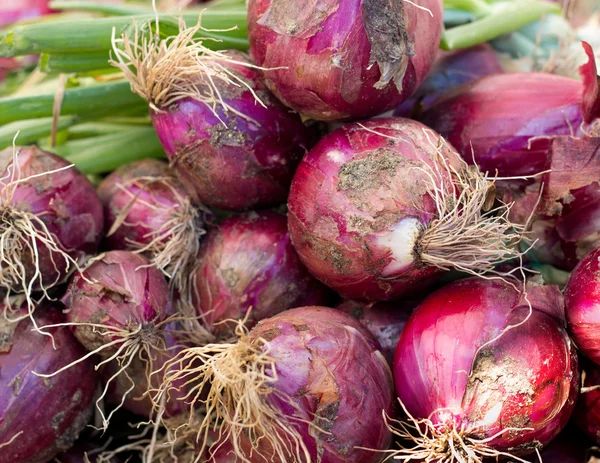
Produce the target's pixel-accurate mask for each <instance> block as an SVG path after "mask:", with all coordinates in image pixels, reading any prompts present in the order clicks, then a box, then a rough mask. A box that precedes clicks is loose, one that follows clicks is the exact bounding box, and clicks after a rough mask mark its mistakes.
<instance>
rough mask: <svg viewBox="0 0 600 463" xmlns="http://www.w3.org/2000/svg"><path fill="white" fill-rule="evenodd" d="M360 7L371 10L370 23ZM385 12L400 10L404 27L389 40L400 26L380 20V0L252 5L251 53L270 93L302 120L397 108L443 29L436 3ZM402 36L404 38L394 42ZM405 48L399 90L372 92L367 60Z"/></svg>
mask: <svg viewBox="0 0 600 463" xmlns="http://www.w3.org/2000/svg"><path fill="white" fill-rule="evenodd" d="M365 5H367V7H369V8H370V9H371V10H374V11H375V13H372V14H370V15H369V16H368V18H369V21H368V22H365V18H367V14H368V13H365V9H366V8H367V7H366V6H365ZM391 6H392V7H393V8H391V9H396V10H400V14H402V11H403V15H404V23H405V24H404V27H402V26H399V27H398V29H399V31H398V32H399V34H400V35H397V36H395V37H393V38H392V34H393V33H394V32H396V30H395V29H394V27H393V26H394V25H395V24H399V21H400V20H399V19H398V18H397V17H396V16H395V15H396V14H398V12H397V11H396V12H392V13H390V16H389V17H387V18H386V15H385V13H384V11H383V8H385V6H384V5H382V4H381V2H378V1H372V0H344V1H340V0H309V1H308V2H297V1H296V0H279V1H275V0H251V1H249V2H248V39H249V41H250V53H251V54H252V57H253V58H254V61H255V62H256V64H257V65H258V66H262V67H264V68H267V70H266V71H264V74H265V82H266V84H267V86H268V87H269V89H270V90H271V91H272V92H273V93H275V95H276V96H277V98H279V99H280V100H281V101H282V102H283V103H284V104H285V105H287V106H289V107H290V108H292V109H294V110H295V111H298V112H299V113H300V114H302V115H303V116H305V117H308V118H312V119H316V120H327V121H334V120H347V119H359V118H367V117H371V116H375V115H377V114H381V113H383V112H385V111H387V110H389V109H393V108H394V107H396V106H398V105H399V104H400V103H401V102H402V101H403V100H405V99H406V98H408V97H410V96H411V95H412V94H413V92H414V91H415V90H416V89H417V87H418V86H419V85H420V84H421V82H423V80H424V79H425V76H426V74H427V72H428V71H429V69H430V67H431V65H432V63H433V61H434V60H435V57H436V54H437V50H438V46H439V43H440V36H441V30H442V27H441V25H442V6H441V2H440V1H439V0H423V1H421V2H420V3H419V8H417V7H415V6H414V5H411V4H409V3H407V2H404V3H401V2H399V3H396V2H395V3H394V4H393V5H391ZM425 9H428V10H430V12H431V14H430V12H429V11H425ZM386 20H387V21H391V22H392V24H386ZM368 23H372V24H371V26H372V27H373V28H374V29H375V30H377V33H376V34H374V37H375V38H374V40H375V42H374V43H375V47H373V46H372V44H371V41H370V39H369V34H368V33H367V28H369V27H368ZM366 26H367V28H366ZM381 31H386V32H388V33H387V34H384V33H382V32H381ZM403 33H406V34H407V35H408V40H406V39H400V37H401V34H403ZM407 42H408V48H409V50H410V47H411V46H412V47H413V50H412V51H414V55H412V56H407V57H406V59H407V60H408V63H407V67H406V70H405V71H404V72H403V73H402V71H399V73H398V75H397V77H398V81H401V88H402V91H398V87H397V86H396V84H395V83H394V80H391V81H390V82H388V83H387V84H386V85H385V86H384V87H383V88H382V89H377V88H375V87H374V86H375V84H376V83H377V82H378V81H379V80H380V77H381V73H380V67H379V64H378V63H376V62H375V63H374V64H373V65H372V66H370V64H371V62H372V61H371V55H372V54H373V55H374V58H375V56H376V55H378V54H379V55H383V56H386V57H388V56H402V52H401V49H402V47H404V46H406V45H407ZM409 54H410V53H409ZM373 61H375V59H373ZM390 61H391V59H390ZM276 68H281V69H276Z"/></svg>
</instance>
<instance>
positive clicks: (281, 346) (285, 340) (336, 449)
mask: <svg viewBox="0 0 600 463" xmlns="http://www.w3.org/2000/svg"><path fill="white" fill-rule="evenodd" d="M249 336H250V339H255V340H256V339H258V338H263V339H266V340H267V341H268V345H269V349H270V350H269V353H270V355H271V356H272V357H273V358H274V360H275V369H276V371H277V375H278V377H279V380H278V381H277V382H276V383H274V384H273V387H274V388H275V389H276V390H277V391H278V392H281V393H284V394H287V395H288V397H293V398H294V401H295V403H296V404H297V405H298V407H299V410H300V411H301V413H302V415H301V416H302V417H303V418H304V419H306V420H307V421H308V422H311V421H312V422H315V423H316V424H318V425H319V426H321V427H322V428H324V429H326V430H327V431H329V432H330V433H331V434H323V433H316V432H314V431H313V432H312V433H311V432H309V429H308V425H307V424H301V423H299V424H297V425H296V428H297V429H298V430H299V432H300V433H301V434H302V436H303V440H304V443H305V444H306V446H307V447H308V449H309V450H310V452H311V456H312V458H313V459H314V460H313V461H317V448H319V447H321V446H322V449H321V450H322V451H323V454H322V459H321V460H318V461H320V462H321V463H350V462H352V463H359V462H360V463H375V462H379V461H380V460H381V458H382V455H381V454H380V453H378V452H374V451H366V450H360V449H357V448H355V447H357V446H359V447H366V448H369V449H374V450H386V449H388V447H389V445H390V444H391V437H392V436H391V433H390V431H389V430H388V429H387V427H386V425H385V423H384V421H383V418H382V411H386V412H387V413H388V414H389V415H392V408H393V403H394V401H395V397H394V390H393V389H394V386H393V380H392V377H391V371H390V369H389V366H388V364H387V362H386V360H385V359H384V357H383V355H381V352H379V350H378V349H377V343H376V342H375V340H374V339H373V338H372V336H371V334H370V333H369V332H368V331H367V330H366V329H365V328H364V327H363V326H362V325H361V324H360V323H358V322H357V321H356V320H355V319H353V318H352V317H350V316H349V315H346V314H344V313H342V312H340V311H338V310H335V309H329V308H325V307H302V308H298V309H292V310H287V311H285V312H282V313H280V314H278V315H276V316H274V317H272V318H269V319H266V320H262V321H261V322H259V323H258V325H257V326H256V327H255V328H254V329H253V330H252V331H251V332H250V334H249ZM268 400H270V401H271V403H272V404H273V405H274V407H276V408H277V409H280V410H282V411H284V413H287V414H288V415H292V414H293V413H295V410H294V408H292V407H291V406H290V405H289V404H287V403H285V401H282V400H281V399H279V398H275V397H274V394H271V395H270V396H269V398H268ZM315 414H316V415H315ZM311 434H314V435H316V436H315V437H313V436H312V435H311ZM259 450H261V451H262V450H263V449H262V448H259ZM266 455H267V456H268V454H266ZM251 460H252V462H253V463H254V462H255V461H256V462H258V461H265V460H264V459H260V457H258V456H255V457H254V459H251Z"/></svg>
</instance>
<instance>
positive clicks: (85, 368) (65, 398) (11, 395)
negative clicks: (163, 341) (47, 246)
mask: <svg viewBox="0 0 600 463" xmlns="http://www.w3.org/2000/svg"><path fill="white" fill-rule="evenodd" d="M61 310H62V306H61V304H60V303H56V302H48V303H45V305H44V306H41V307H38V308H37V309H36V320H37V322H38V323H39V324H40V325H48V324H56V323H58V322H60V321H62V315H61ZM46 332H48V333H50V334H51V335H52V337H50V336H43V335H41V334H40V333H38V332H36V331H35V330H34V329H33V323H32V321H31V320H30V319H24V320H21V321H20V322H18V323H10V324H9V323H7V322H6V320H5V319H4V318H3V317H2V318H0V333H1V342H0V371H1V372H2V374H1V375H0V390H2V391H3V392H2V394H0V445H1V446H2V451H0V462H1V463H25V462H27V463H45V462H47V461H49V460H51V459H52V457H54V455H56V454H57V453H59V452H60V451H63V450H66V449H68V448H69V447H70V446H71V445H73V443H74V442H75V440H76V439H77V436H78V435H79V433H80V432H81V431H82V430H83V428H84V427H85V426H86V425H87V423H88V421H89V420H90V418H91V416H92V405H93V403H92V401H93V396H94V392H95V390H96V375H95V373H94V368H93V362H92V361H91V360H89V359H88V360H86V361H83V362H79V363H78V364H77V365H75V366H73V367H72V368H71V369H70V370H69V371H68V372H67V373H63V374H61V375H58V376H54V377H52V378H42V377H39V376H37V375H36V374H38V375H39V374H44V373H49V372H53V371H56V370H58V369H60V368H62V367H64V366H65V365H68V364H69V363H71V362H73V361H74V360H75V359H77V358H79V357H80V356H81V355H83V353H84V349H83V347H81V345H80V344H79V343H78V342H77V340H76V339H75V338H74V337H73V335H72V334H71V333H70V331H69V329H68V328H65V327H62V328H48V329H46ZM55 347H56V348H55ZM34 372H35V373H34Z"/></svg>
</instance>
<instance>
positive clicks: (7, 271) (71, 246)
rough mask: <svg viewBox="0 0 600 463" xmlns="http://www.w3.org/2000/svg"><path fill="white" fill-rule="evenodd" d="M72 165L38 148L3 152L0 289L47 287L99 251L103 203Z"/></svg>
mask: <svg viewBox="0 0 600 463" xmlns="http://www.w3.org/2000/svg"><path fill="white" fill-rule="evenodd" d="M69 166H70V164H69V163H68V162H67V161H65V160H64V159H62V158H60V157H58V156H56V155H54V154H51V153H47V152H45V151H42V150H40V149H39V148H37V147H35V146H31V147H24V148H19V149H17V150H15V151H14V153H13V150H12V148H11V149H9V150H5V151H3V152H2V153H0V170H1V171H2V174H1V175H0V240H2V246H3V248H2V253H1V256H0V264H1V266H2V272H0V288H3V289H4V290H6V291H8V292H25V293H29V292H30V288H32V289H33V290H47V289H49V288H50V287H52V286H54V285H56V284H57V283H61V282H63V281H64V280H65V279H66V277H67V276H68V273H69V271H70V270H71V269H72V267H73V266H74V264H75V261H77V260H79V259H81V258H83V257H84V256H85V255H88V254H94V253H95V252H96V250H97V249H98V245H99V243H100V239H101V237H102V229H103V220H104V219H103V215H102V204H101V203H100V200H99V199H98V195H97V194H96V191H95V189H94V187H93V185H92V184H91V183H90V182H89V180H88V179H87V178H86V177H85V176H84V175H83V174H82V173H81V172H80V171H79V170H78V169H77V168H76V167H73V166H71V167H69Z"/></svg>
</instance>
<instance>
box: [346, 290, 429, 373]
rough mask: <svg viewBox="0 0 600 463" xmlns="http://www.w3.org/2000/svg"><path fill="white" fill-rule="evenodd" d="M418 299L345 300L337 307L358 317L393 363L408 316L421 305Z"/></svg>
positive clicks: (388, 359) (385, 355)
mask: <svg viewBox="0 0 600 463" xmlns="http://www.w3.org/2000/svg"><path fill="white" fill-rule="evenodd" d="M419 302H420V300H417V299H401V300H399V301H393V302H370V303H365V302H360V301H344V302H342V303H341V304H340V305H338V306H337V307H336V308H337V309H338V310H341V311H342V312H344V313H347V314H348V315H351V316H353V317H354V318H356V319H357V320H358V321H359V322H360V323H361V325H363V326H364V327H365V328H366V329H368V330H369V332H370V333H371V334H372V335H373V337H374V338H375V340H376V341H377V342H378V343H379V347H380V349H379V350H380V351H381V353H382V354H383V355H384V357H385V358H386V359H387V361H388V363H389V364H390V366H391V365H393V363H394V353H395V352H396V346H397V345H398V339H400V333H402V330H403V329H404V326H405V325H406V322H407V321H408V317H410V314H411V313H412V311H413V309H414V308H415V307H416V306H417V305H419Z"/></svg>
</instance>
